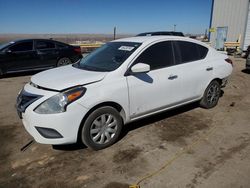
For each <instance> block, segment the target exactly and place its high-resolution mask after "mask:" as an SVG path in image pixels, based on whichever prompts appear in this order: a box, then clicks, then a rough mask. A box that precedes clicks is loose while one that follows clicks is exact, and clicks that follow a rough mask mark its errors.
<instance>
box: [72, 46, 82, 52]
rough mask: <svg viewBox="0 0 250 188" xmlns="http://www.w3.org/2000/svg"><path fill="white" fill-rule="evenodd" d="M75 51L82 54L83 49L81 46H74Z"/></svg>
mask: <svg viewBox="0 0 250 188" xmlns="http://www.w3.org/2000/svg"><path fill="white" fill-rule="evenodd" d="M74 51H75V52H76V53H77V54H82V51H81V48H80V47H76V48H74Z"/></svg>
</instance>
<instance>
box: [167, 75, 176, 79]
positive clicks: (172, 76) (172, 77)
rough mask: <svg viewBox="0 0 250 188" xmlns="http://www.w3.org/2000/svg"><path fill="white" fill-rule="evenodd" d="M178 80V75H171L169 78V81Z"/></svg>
mask: <svg viewBox="0 0 250 188" xmlns="http://www.w3.org/2000/svg"><path fill="white" fill-rule="evenodd" d="M176 78H178V76H177V75H170V76H169V77H168V79H169V80H174V79H176Z"/></svg>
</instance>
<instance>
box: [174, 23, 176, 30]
mask: <svg viewBox="0 0 250 188" xmlns="http://www.w3.org/2000/svg"><path fill="white" fill-rule="evenodd" d="M175 31H176V24H174V32H175Z"/></svg>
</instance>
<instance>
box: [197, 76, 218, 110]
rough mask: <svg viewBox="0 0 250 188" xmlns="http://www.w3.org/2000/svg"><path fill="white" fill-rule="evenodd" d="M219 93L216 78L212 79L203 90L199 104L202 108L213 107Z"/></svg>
mask: <svg viewBox="0 0 250 188" xmlns="http://www.w3.org/2000/svg"><path fill="white" fill-rule="evenodd" d="M220 94H221V86H220V83H219V82H218V81H217V80H213V81H212V82H211V83H210V84H209V85H208V87H207V89H206V90H205V93H204V95H203V98H202V99H201V101H200V106H201V107H203V108H207V109H209V108H213V107H215V106H216V105H217V103H218V101H219V98H220Z"/></svg>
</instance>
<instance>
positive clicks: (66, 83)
mask: <svg viewBox="0 0 250 188" xmlns="http://www.w3.org/2000/svg"><path fill="white" fill-rule="evenodd" d="M106 74H107V72H96V71H87V70H82V69H78V68H75V67H73V66H72V65H67V66H63V67H58V68H54V69H50V70H47V71H43V72H40V73H38V74H36V75H34V76H32V77H31V82H32V83H33V84H35V85H37V86H39V87H42V88H46V89H52V90H58V91H61V90H64V89H67V88H70V87H74V86H77V85H86V84H89V83H93V82H98V81H101V80H102V79H103V78H104V77H105V75H106Z"/></svg>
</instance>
